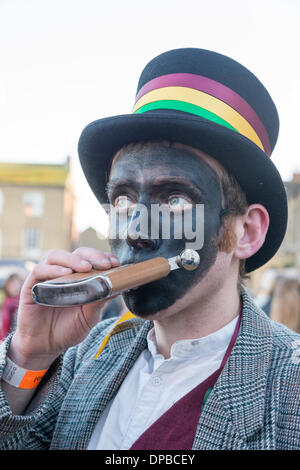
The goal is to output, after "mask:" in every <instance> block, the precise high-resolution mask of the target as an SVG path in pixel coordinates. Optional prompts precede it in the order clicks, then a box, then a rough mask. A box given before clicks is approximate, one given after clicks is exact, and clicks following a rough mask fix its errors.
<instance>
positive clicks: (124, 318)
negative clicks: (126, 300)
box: [94, 310, 136, 359]
mask: <svg viewBox="0 0 300 470" xmlns="http://www.w3.org/2000/svg"><path fill="white" fill-rule="evenodd" d="M132 318H136V316H135V315H133V313H131V312H130V311H129V310H128V312H126V313H124V315H122V316H121V317H120V318H119V319H118V320H117V321H116V322H115V323H114V324H113V325H112V327H111V328H110V330H109V331H108V333H107V334H106V336H105V338H104V340H103V341H102V343H101V345H100V348H99V349H98V351H97V354H96V356H95V357H94V359H97V358H98V357H99V356H100V354H101V352H102V351H103V349H104V347H105V345H106V344H107V342H108V340H109V338H110V337H111V335H112V334H113V333H114V329H115V328H117V327H118V326H119V325H120V324H121V323H124V322H126V321H128V320H131V319H132Z"/></svg>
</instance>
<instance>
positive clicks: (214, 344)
mask: <svg viewBox="0 0 300 470" xmlns="http://www.w3.org/2000/svg"><path fill="white" fill-rule="evenodd" d="M237 321H238V316H236V317H235V318H234V319H233V320H232V321H231V322H229V323H227V325H225V326H223V327H222V328H220V329H219V330H217V331H214V332H213V333H211V334H209V335H207V336H203V337H202V338H195V339H181V340H178V341H175V343H173V344H172V346H171V356H170V357H171V359H172V358H173V359H175V358H181V359H184V358H189V357H193V358H195V357H201V358H206V357H207V358H210V357H211V356H215V355H216V354H218V353H219V352H220V351H223V350H224V349H226V348H227V346H228V344H229V342H230V340H231V338H232V335H233V333H234V329H235V326H236V323H237ZM147 344H148V350H149V352H150V354H151V356H152V357H153V359H157V358H162V357H163V356H162V355H161V354H159V353H158V351H157V343H156V337H155V329H154V328H151V330H150V331H149V332H148V334H147Z"/></svg>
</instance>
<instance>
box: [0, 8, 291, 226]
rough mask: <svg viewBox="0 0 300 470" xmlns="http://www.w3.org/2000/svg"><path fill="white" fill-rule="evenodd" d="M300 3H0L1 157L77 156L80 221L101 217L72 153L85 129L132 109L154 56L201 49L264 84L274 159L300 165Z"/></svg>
mask: <svg viewBox="0 0 300 470" xmlns="http://www.w3.org/2000/svg"><path fill="white" fill-rule="evenodd" d="M299 24H300V0H206V1H204V0H185V1H182V0H181V1H179V0H152V1H151V2H149V1H145V0H139V1H138V0H126V1H125V0H110V1H109V2H106V1H104V0H0V67H1V73H0V161H15V162H41V163H62V162H64V161H65V159H66V156H67V155H71V156H72V157H73V160H74V167H75V182H76V190H77V197H78V211H77V226H78V229H79V230H83V229H85V228H87V227H88V226H90V225H91V226H93V227H94V228H96V229H97V230H99V231H103V230H104V227H105V220H104V218H103V215H102V211H101V209H100V206H99V204H98V202H97V201H96V198H95V197H94V196H93V194H92V192H91V190H90V189H89V187H88V185H87V183H86V182H85V179H84V177H83V174H82V171H81V168H80V165H79V162H78V155H77V142H78V138H79V135H80V133H81V131H82V129H83V128H84V127H85V126H86V125H87V124H88V123H89V122H91V121H93V120H95V119H99V118H102V117H106V116H112V115H116V114H123V113H124V114H125V113H130V112H131V109H132V105H133V102H134V97H135V92H136V87H137V82H138V78H139V75H140V73H141V71H142V69H143V67H144V66H145V65H146V63H147V62H148V61H149V60H151V59H152V58H153V57H154V56H156V55H157V54H159V53H161V52H164V51H166V50H168V49H173V48H177V47H201V48H206V49H211V50H215V51H217V52H220V53H223V54H226V55H229V56H230V57H232V58H233V59H235V60H238V61H240V62H241V63H242V64H243V65H245V66H246V67H248V68H249V69H250V70H251V71H252V72H253V73H254V74H255V75H257V77H258V78H259V79H260V80H261V81H262V82H263V84H264V85H265V86H266V88H267V89H268V91H269V93H270V94H271V96H272V98H273V100H274V102H275V104H276V106H277V108H278V112H279V117H280V133H279V139H278V143H277V146H276V148H275V150H274V152H273V156H272V159H273V161H274V162H275V164H276V165H277V167H278V169H279V171H280V173H281V176H282V178H283V179H285V180H287V179H290V178H291V176H292V173H293V172H294V171H300V160H299V150H298V145H297V140H298V134H299V129H300V118H299V109H300V60H299V47H300V46H299V45H300V27H299Z"/></svg>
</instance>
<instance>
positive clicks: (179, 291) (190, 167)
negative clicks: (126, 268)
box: [108, 144, 222, 318]
mask: <svg viewBox="0 0 300 470" xmlns="http://www.w3.org/2000/svg"><path fill="white" fill-rule="evenodd" d="M173 194H175V195H176V194H177V195H181V196H182V197H185V198H188V200H190V201H191V202H192V203H193V204H204V244H203V246H202V248H201V249H200V250H198V253H199V255H200V259H201V263H200V266H199V268H198V269H196V270H195V271H185V270H183V269H180V270H175V271H172V272H171V273H170V274H169V275H168V276H167V277H166V278H164V279H161V280H158V281H155V282H152V283H150V284H147V285H145V286H142V287H139V288H138V289H135V290H131V291H129V292H126V293H124V294H123V298H124V301H125V303H126V305H127V307H128V308H129V310H130V311H131V312H132V313H134V314H136V315H138V316H140V317H144V318H146V317H147V316H149V315H152V314H154V313H156V312H159V311H161V310H163V309H166V308H168V307H170V306H171V305H173V304H174V302H176V300H178V299H180V298H181V297H183V296H184V295H185V294H186V293H187V292H188V290H189V289H191V287H192V286H194V285H195V284H196V283H198V282H199V281H200V280H201V279H202V278H203V277H204V276H205V275H206V274H207V272H208V271H209V269H210V268H211V266H212V265H213V264H214V262H215V260H216V256H217V253H218V241H219V231H220V227H221V217H220V213H221V210H222V198H221V189H220V183H219V180H218V176H217V175H216V173H215V171H214V170H213V169H212V168H211V167H210V166H209V165H208V164H207V163H206V162H205V161H204V160H202V159H201V158H200V157H198V156H197V155H195V154H194V153H193V152H192V151H190V150H189V149H185V148H179V147H174V146H166V145H164V144H160V145H158V144H152V145H150V144H148V145H145V146H143V147H138V148H136V149H134V150H126V151H124V152H123V153H122V154H121V155H120V156H119V157H118V158H117V160H116V161H115V163H114V165H113V168H112V171H111V175H110V183H109V191H108V195H109V199H110V203H111V204H114V201H115V200H116V198H117V197H119V196H122V195H125V196H127V197H128V198H129V199H130V200H131V201H133V202H134V203H135V204H137V203H138V204H143V205H145V206H146V207H147V208H148V209H149V213H150V207H151V204H164V203H166V202H167V201H168V198H169V197H170V195H173ZM190 210H192V220H193V227H195V207H193V208H192V209H190ZM133 219H134V215H133V217H132V218H128V219H126V224H127V228H128V230H129V233H130V224H131V223H133ZM172 224H173V221H172V217H171V238H170V239H163V238H162V237H161V233H160V237H159V239H158V240H154V239H151V238H148V239H147V240H146V239H143V238H142V239H137V240H131V239H130V238H129V239H127V240H126V239H111V241H110V244H111V250H112V252H113V253H114V254H115V255H116V256H118V258H119V259H120V262H121V264H122V265H123V264H127V263H137V262H140V261H144V260H147V259H150V258H154V257H156V256H163V257H165V258H170V257H173V256H176V255H178V254H179V253H180V252H181V251H183V250H184V249H185V248H186V243H187V242H190V241H191V240H187V239H186V238H184V237H183V238H181V239H175V238H174V236H173V235H174V234H173V235H172V233H173V230H172ZM123 229H124V227H121V226H119V230H120V231H122V230H123ZM160 229H161V227H160ZM160 232H161V230H160ZM147 235H149V234H147Z"/></svg>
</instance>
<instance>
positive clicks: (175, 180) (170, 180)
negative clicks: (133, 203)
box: [151, 176, 202, 195]
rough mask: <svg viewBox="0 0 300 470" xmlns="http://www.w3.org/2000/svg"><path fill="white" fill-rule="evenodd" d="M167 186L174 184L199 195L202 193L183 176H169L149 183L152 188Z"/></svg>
mask: <svg viewBox="0 0 300 470" xmlns="http://www.w3.org/2000/svg"><path fill="white" fill-rule="evenodd" d="M168 184H176V185H178V186H179V185H180V186H183V187H184V188H189V189H191V190H192V191H193V192H197V193H198V194H199V195H201V194H202V191H201V190H200V189H199V188H198V187H197V186H195V184H194V183H192V182H191V181H190V180H188V179H187V178H184V177H183V176H171V177H164V176H161V177H158V178H155V179H154V180H153V181H152V183H151V185H152V186H164V185H168Z"/></svg>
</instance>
